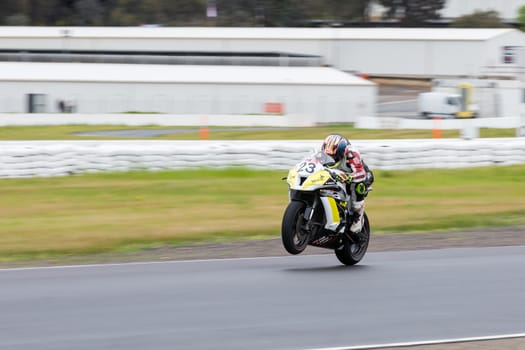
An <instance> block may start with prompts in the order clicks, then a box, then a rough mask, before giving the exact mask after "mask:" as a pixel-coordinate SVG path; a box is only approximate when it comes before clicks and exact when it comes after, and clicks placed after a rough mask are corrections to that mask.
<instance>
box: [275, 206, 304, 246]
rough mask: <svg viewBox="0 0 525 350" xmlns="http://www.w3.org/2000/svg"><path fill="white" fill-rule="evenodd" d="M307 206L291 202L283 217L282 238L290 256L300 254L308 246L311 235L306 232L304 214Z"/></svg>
mask: <svg viewBox="0 0 525 350" xmlns="http://www.w3.org/2000/svg"><path fill="white" fill-rule="evenodd" d="M305 210H306V204H305V203H303V202H300V201H291V202H290V204H288V207H287V208H286V210H285V212H284V216H283V222H282V226H281V237H282V240H283V245H284V248H285V249H286V251H287V252H288V253H290V254H294V255H295V254H300V253H302V252H303V251H304V250H305V249H306V246H307V245H308V239H309V238H310V235H309V234H308V232H304V231H303V230H302V227H303V226H304V222H305V219H304V212H305Z"/></svg>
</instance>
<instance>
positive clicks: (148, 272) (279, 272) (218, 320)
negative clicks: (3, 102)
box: [0, 246, 525, 350]
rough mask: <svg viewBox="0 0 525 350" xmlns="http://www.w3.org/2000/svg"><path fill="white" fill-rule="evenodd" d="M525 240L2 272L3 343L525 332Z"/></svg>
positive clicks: (338, 342) (192, 345)
mask: <svg viewBox="0 0 525 350" xmlns="http://www.w3.org/2000/svg"><path fill="white" fill-rule="evenodd" d="M524 266H525V246H514V247H498V248H456V249H441V250H421V251H407V252H387V253H369V254H368V255H367V256H365V259H364V260H363V261H362V262H361V264H360V265H357V266H355V267H344V266H342V265H340V264H339V262H338V261H337V260H336V258H335V256H333V255H310V256H288V257H277V258H254V259H231V260H207V261H206V260H201V261H182V262H161V263H145V264H144V263H137V264H122V265H117V264H115V265H91V266H77V267H75V266H71V267H57V268H33V269H32V268H28V269H10V270H9V269H6V270H0V349H2V350H4V349H39V350H44V349H54V350H56V349H68V350H69V349H90V350H91V349H251V350H254V349H255V350H257V349H312V348H326V347H351V346H357V345H366V344H383V343H398V342H410V341H426V340H438V339H451V338H465V337H478V336H479V337H482V336H491V335H502V334H516V333H524V332H525V271H524V269H523V267H524Z"/></svg>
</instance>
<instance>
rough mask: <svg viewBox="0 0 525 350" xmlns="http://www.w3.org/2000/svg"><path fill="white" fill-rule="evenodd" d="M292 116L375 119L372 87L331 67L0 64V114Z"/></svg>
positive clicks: (315, 119)
mask: <svg viewBox="0 0 525 350" xmlns="http://www.w3.org/2000/svg"><path fill="white" fill-rule="evenodd" d="M29 96H32V99H31V101H32V103H31V104H32V108H33V111H34V112H42V113H57V112H59V111H60V110H59V102H60V101H63V102H65V103H66V105H68V104H72V105H73V106H74V111H75V112H77V113H123V112H130V111H138V112H154V113H165V114H179V115H180V114H200V115H202V114H237V115H249V114H252V115H253V114H274V115H275V114H291V115H299V116H303V117H304V118H306V119H309V120H311V121H313V122H316V123H337V122H342V123H350V122H353V121H354V120H355V118H356V117H359V116H373V115H375V108H376V107H375V106H376V86H375V84H374V83H372V82H370V81H367V80H364V79H361V78H359V77H356V76H354V75H351V74H347V73H344V72H341V71H338V70H336V69H333V68H328V67H250V66H189V65H182V66H168V65H128V64H91V63H90V64H88V63H6V62H3V63H0V111H1V112H10V113H11V112H13V113H24V112H28V108H29V104H30V102H29V101H30V98H29Z"/></svg>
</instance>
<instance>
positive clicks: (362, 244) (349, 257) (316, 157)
mask: <svg viewBox="0 0 525 350" xmlns="http://www.w3.org/2000/svg"><path fill="white" fill-rule="evenodd" d="M334 164H335V161H334V159H333V158H332V157H330V156H329V155H327V154H325V153H323V152H320V151H319V152H317V153H314V154H313V155H311V156H309V157H307V158H305V159H304V160H303V161H301V162H299V163H298V164H296V165H295V166H294V167H293V168H292V169H290V171H289V172H288V176H287V177H286V178H283V180H284V179H286V181H287V183H288V185H289V199H290V202H289V204H288V206H287V208H286V210H285V212H284V216H283V221H282V227H281V236H282V242H283V245H284V248H285V249H286V251H288V253H290V254H300V253H302V252H303V251H304V250H305V249H306V247H307V246H308V245H312V246H316V247H321V248H327V249H333V250H334V252H335V255H336V257H337V259H339V261H340V262H341V263H343V264H344V265H355V264H357V263H358V262H359V261H361V259H363V257H364V255H365V253H366V251H367V249H368V243H369V240H370V224H369V222H368V217H367V215H366V213H365V214H364V224H363V229H362V230H361V232H358V233H352V232H351V231H350V226H351V224H352V217H353V213H351V212H349V210H348V209H347V208H348V206H349V205H350V201H351V200H352V198H351V193H352V191H351V190H348V191H347V184H346V183H343V182H341V181H338V178H340V177H339V176H338V175H339V174H340V173H342V171H341V170H338V169H330V166H333V165H334ZM349 182H350V184H349V186H355V185H356V184H355V183H354V182H353V181H349ZM369 190H371V189H369Z"/></svg>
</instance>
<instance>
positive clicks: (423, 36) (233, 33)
mask: <svg viewBox="0 0 525 350" xmlns="http://www.w3.org/2000/svg"><path fill="white" fill-rule="evenodd" d="M510 32H519V31H518V30H516V29H511V28H505V29H500V28H494V29H492V28H483V29H460V28H259V27H258V28H225V27H0V39H1V38H35V39H36V38H64V37H70V38H96V39H102V38H107V39H110V38H112V39H133V38H134V39H252V40H256V39H272V40H279V39H282V40H287V39H294V40H333V39H348V40H454V41H456V40H489V39H491V38H494V37H497V36H499V35H503V34H506V33H510ZM524 35H525V34H524Z"/></svg>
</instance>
